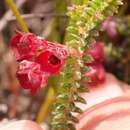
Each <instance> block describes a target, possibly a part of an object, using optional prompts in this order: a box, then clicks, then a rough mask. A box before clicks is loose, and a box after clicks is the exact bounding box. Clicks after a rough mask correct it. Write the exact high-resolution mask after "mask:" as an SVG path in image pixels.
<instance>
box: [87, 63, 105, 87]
mask: <svg viewBox="0 0 130 130" xmlns="http://www.w3.org/2000/svg"><path fill="white" fill-rule="evenodd" d="M89 68H90V71H89V72H86V73H85V76H86V77H88V78H89V79H90V80H88V81H87V84H89V85H90V86H97V85H98V84H100V83H103V82H104V81H105V70H104V67H103V65H102V64H93V65H91V66H89Z"/></svg>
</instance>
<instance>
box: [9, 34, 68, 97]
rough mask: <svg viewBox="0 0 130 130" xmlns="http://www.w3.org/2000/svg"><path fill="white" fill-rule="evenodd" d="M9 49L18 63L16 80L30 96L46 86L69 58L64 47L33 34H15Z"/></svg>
mask: <svg viewBox="0 0 130 130" xmlns="http://www.w3.org/2000/svg"><path fill="white" fill-rule="evenodd" d="M11 48H12V49H13V51H14V54H15V57H16V60H17V61H18V62H19V66H18V70H17V78H18V80H19V82H20V84H21V86H22V87H23V88H25V89H30V90H31V92H32V94H34V93H36V91H37V90H38V89H39V88H40V87H44V86H46V85H47V82H48V77H49V76H51V75H55V74H58V73H59V72H60V70H61V69H62V68H63V65H64V62H65V59H66V58H67V57H68V56H69V51H68V48H67V47H66V46H64V45H61V44H56V43H51V42H48V41H46V40H44V39H42V38H40V37H37V36H35V35H34V34H33V33H21V32H17V33H16V35H15V36H14V37H13V38H12V40H11Z"/></svg>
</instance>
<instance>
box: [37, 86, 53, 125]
mask: <svg viewBox="0 0 130 130" xmlns="http://www.w3.org/2000/svg"><path fill="white" fill-rule="evenodd" d="M53 99H54V89H53V88H52V87H50V88H49V90H48V93H47V96H46V99H45V100H44V101H43V103H42V105H41V108H40V111H39V113H38V116H37V119H36V122H37V123H41V122H43V121H44V119H45V117H46V115H47V112H48V110H49V109H48V108H49V106H50V104H51V103H52V101H53Z"/></svg>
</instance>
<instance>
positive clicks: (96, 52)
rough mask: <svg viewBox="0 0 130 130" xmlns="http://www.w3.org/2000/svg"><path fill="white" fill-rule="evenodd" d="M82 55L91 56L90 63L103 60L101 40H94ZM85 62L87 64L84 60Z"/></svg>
mask: <svg viewBox="0 0 130 130" xmlns="http://www.w3.org/2000/svg"><path fill="white" fill-rule="evenodd" d="M84 55H86V56H91V57H92V63H95V62H103V61H104V47H103V43H102V42H96V43H93V44H92V45H91V49H90V50H86V51H85V52H84ZM85 64H89V63H88V62H86V63H85Z"/></svg>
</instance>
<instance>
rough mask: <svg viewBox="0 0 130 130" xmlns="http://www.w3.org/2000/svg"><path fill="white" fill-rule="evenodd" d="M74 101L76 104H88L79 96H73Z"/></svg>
mask: <svg viewBox="0 0 130 130" xmlns="http://www.w3.org/2000/svg"><path fill="white" fill-rule="evenodd" d="M73 99H74V101H75V102H81V103H83V104H86V100H85V99H84V98H82V97H80V96H79V95H77V94H73Z"/></svg>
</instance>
